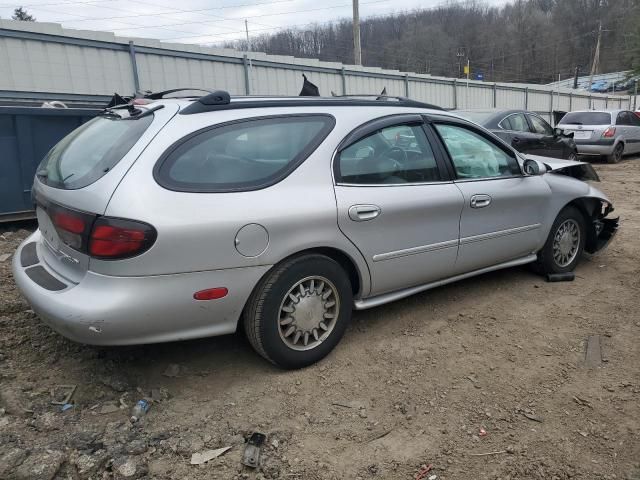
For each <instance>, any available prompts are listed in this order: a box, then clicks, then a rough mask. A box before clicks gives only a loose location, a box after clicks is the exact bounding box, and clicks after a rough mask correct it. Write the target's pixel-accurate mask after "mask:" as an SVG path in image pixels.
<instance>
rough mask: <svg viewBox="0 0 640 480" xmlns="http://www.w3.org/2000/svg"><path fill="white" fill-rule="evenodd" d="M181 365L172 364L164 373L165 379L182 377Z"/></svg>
mask: <svg viewBox="0 0 640 480" xmlns="http://www.w3.org/2000/svg"><path fill="white" fill-rule="evenodd" d="M180 370H181V368H180V365H178V364H177V363H170V364H169V365H168V366H167V368H166V369H165V371H164V372H162V376H163V377H169V378H176V377H179V376H180Z"/></svg>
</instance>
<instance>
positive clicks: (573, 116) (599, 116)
mask: <svg viewBox="0 0 640 480" xmlns="http://www.w3.org/2000/svg"><path fill="white" fill-rule="evenodd" d="M560 123H561V124H562V125H611V114H610V113H608V112H569V113H567V114H566V115H565V116H564V117H562V120H560Z"/></svg>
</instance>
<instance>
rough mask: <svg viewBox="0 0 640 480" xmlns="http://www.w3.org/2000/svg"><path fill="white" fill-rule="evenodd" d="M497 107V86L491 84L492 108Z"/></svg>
mask: <svg viewBox="0 0 640 480" xmlns="http://www.w3.org/2000/svg"><path fill="white" fill-rule="evenodd" d="M497 106H498V85H497V84H496V83H495V82H494V83H493V108H496V107H497Z"/></svg>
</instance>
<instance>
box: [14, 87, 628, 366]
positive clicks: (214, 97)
mask: <svg viewBox="0 0 640 480" xmlns="http://www.w3.org/2000/svg"><path fill="white" fill-rule="evenodd" d="M581 166H583V167H587V169H591V168H592V167H591V166H590V165H581V164H580V163H579V162H568V161H563V160H556V159H545V158H543V157H530V158H524V157H522V156H520V155H519V154H518V153H516V152H515V151H514V150H513V149H512V148H510V147H509V146H508V145H507V144H505V143H504V142H502V141H501V140H500V139H498V138H496V137H495V136H494V135H491V134H490V133H489V132H488V131H487V130H485V129H483V128H482V127H480V126H478V125H475V124H473V123H471V122H468V121H466V120H462V119H460V118H458V117H456V116H454V115H451V114H449V113H447V112H445V111H443V110H441V109H439V108H437V107H432V106H430V105H427V104H422V103H418V102H414V101H410V100H406V99H401V98H400V99H395V100H394V99H390V98H388V97H385V99H382V100H372V99H365V100H362V99H358V98H338V99H336V98H299V99H296V98H294V99H291V98H273V97H271V98H255V97H230V96H229V94H228V93H227V92H213V93H211V94H209V95H206V96H204V97H202V98H199V99H198V98H185V99H164V100H163V99H160V100H157V101H153V102H150V103H148V104H147V105H139V104H136V105H127V106H125V107H124V108H110V109H107V110H105V111H104V112H103V113H102V114H101V115H99V116H98V117H97V118H95V119H93V120H91V121H89V122H87V123H86V124H84V125H82V126H81V127H79V128H78V129H77V130H75V131H74V132H72V133H71V134H70V135H68V136H67V137H65V138H64V139H63V140H62V141H61V142H60V143H59V144H58V145H56V146H55V147H54V148H53V149H52V150H51V151H50V152H49V153H48V154H47V156H46V157H45V158H44V159H43V161H42V163H41V165H40V167H39V168H38V170H37V173H36V178H35V180H34V187H33V191H34V198H35V201H36V203H37V209H36V210H37V216H38V224H39V228H38V230H37V231H36V232H35V233H34V234H33V235H31V236H30V237H29V238H27V239H26V240H25V241H24V242H23V243H22V245H21V246H20V247H19V248H18V250H17V252H16V255H15V256H14V260H13V275H14V278H15V281H16V284H17V286H18V288H19V289H20V291H21V292H22V293H23V295H24V296H25V297H26V299H27V300H28V302H29V303H30V304H31V306H32V307H33V310H34V311H35V312H36V313H37V314H38V315H39V316H40V318H42V320H43V321H44V322H45V323H47V324H48V325H50V326H51V327H52V328H53V329H55V330H57V331H58V332H60V333H61V334H62V335H65V336H67V337H69V338H71V339H74V340H76V341H80V342H84V343H92V344H100V345H126V344H140V343H153V342H166V341H174V340H184V339H190V338H198V337H207V336H214V335H223V334H229V333H232V332H235V331H236V329H237V328H241V329H244V331H245V332H246V334H247V337H248V339H249V341H250V342H251V344H252V345H253V347H254V348H255V349H256V351H257V352H258V353H259V354H260V355H262V356H263V357H264V358H266V359H267V360H269V361H271V362H273V363H275V364H277V365H279V366H281V367H284V368H299V367H303V366H306V365H309V364H311V363H313V362H316V361H318V360H320V359H321V358H323V357H324V356H325V355H327V354H328V353H329V352H330V351H331V350H332V349H333V347H334V346H335V345H336V344H337V343H338V341H339V340H340V338H341V337H342V335H343V333H344V332H345V330H346V328H347V325H348V323H349V320H350V318H351V314H352V310H353V309H354V308H355V309H367V308H373V307H376V306H378V305H382V304H384V303H387V302H391V301H394V300H398V299H401V298H405V297H408V296H409V295H413V294H415V293H418V292H422V291H424V290H428V289H431V288H435V287H438V286H440V285H444V284H447V283H450V282H454V281H457V280H461V279H464V278H468V277H471V276H474V275H479V274H482V273H485V272H489V271H493V270H497V269H501V268H507V267H514V266H517V265H524V264H530V263H534V264H536V266H537V268H538V269H539V270H540V271H541V272H543V273H563V272H568V271H571V270H573V269H574V268H575V266H576V264H577V263H578V262H579V261H580V257H581V255H582V252H583V251H587V252H590V253H594V252H596V251H598V250H600V249H601V248H603V247H604V246H605V245H606V244H607V242H608V241H609V240H610V239H611V238H612V237H613V235H614V234H615V232H616V229H617V225H618V220H617V219H615V218H609V217H608V215H609V214H610V212H612V210H613V206H612V204H611V201H610V200H609V199H608V198H607V197H606V195H605V194H604V193H602V192H600V191H599V190H598V189H596V188H595V186H593V185H591V184H588V183H585V182H582V181H580V180H578V179H577V178H575V177H576V176H579V175H578V173H577V172H573V178H572V176H571V175H568V174H564V175H563V174H561V173H563V172H566V169H569V170H571V169H573V168H574V167H581ZM513 295H514V297H517V296H518V295H521V292H517V291H515V290H514V292H513ZM389 320H393V319H391V318H390V319H389Z"/></svg>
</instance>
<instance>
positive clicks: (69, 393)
mask: <svg viewBox="0 0 640 480" xmlns="http://www.w3.org/2000/svg"><path fill="white" fill-rule="evenodd" d="M77 388H78V386H77V385H58V386H57V387H55V388H53V389H51V396H52V397H54V398H55V397H56V390H66V395H65V396H64V398H63V399H62V400H60V401H57V400H52V401H51V404H52V405H66V404H67V403H69V402H70V401H71V397H73V394H74V393H76V389H77Z"/></svg>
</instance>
